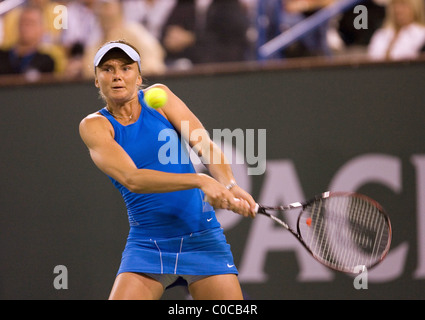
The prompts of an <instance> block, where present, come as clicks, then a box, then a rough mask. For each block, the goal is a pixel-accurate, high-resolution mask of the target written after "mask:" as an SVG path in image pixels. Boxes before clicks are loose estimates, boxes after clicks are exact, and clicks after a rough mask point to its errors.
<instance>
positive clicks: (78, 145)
mask: <svg viewBox="0 0 425 320" xmlns="http://www.w3.org/2000/svg"><path fill="white" fill-rule="evenodd" d="M424 74H425V63H391V64H377V65H371V64H365V65H362V64H360V65H357V66H349V65H339V66H333V67H332V66H321V67H314V68H281V69H275V70H268V69H267V70H266V69H258V70H252V69H251V70H249V71H238V72H233V73H230V72H227V73H215V74H201V73H197V74H191V75H181V76H178V75H169V76H165V77H161V78H148V79H147V80H146V84H153V83H154V82H157V81H159V82H163V83H165V84H166V85H168V86H169V87H170V88H171V89H172V90H173V91H174V92H175V93H176V94H178V95H179V96H180V97H181V98H182V99H183V100H184V101H185V102H186V103H187V104H188V105H189V106H190V107H191V108H192V110H193V111H194V112H195V113H196V114H197V115H198V117H199V118H200V119H201V121H202V122H203V123H204V125H205V126H206V128H207V129H208V131H209V132H210V134H211V135H212V133H213V129H224V128H228V129H230V130H235V129H238V128H240V129H242V130H243V132H244V133H245V135H246V134H247V132H248V129H254V130H253V132H254V133H255V139H257V140H255V139H254V147H255V150H256V151H259V150H260V146H259V145H258V143H259V141H260V140H258V139H259V135H260V132H262V131H261V129H266V131H265V132H266V154H264V158H265V159H266V160H267V161H266V164H267V166H266V171H265V173H264V174H261V175H249V174H248V171H247V169H248V168H249V167H251V168H253V167H255V165H256V164H255V163H252V162H251V163H250V162H249V161H248V160H247V161H245V162H244V163H241V164H235V165H234V170H235V174H236V175H237V178H238V180H239V181H240V183H241V184H242V185H243V186H244V187H245V188H246V189H247V190H249V191H250V192H251V193H252V194H253V196H254V197H255V198H256V199H257V200H258V201H262V202H267V203H269V204H275V203H276V204H277V203H278V202H289V201H298V200H302V199H303V198H308V197H310V196H312V195H314V194H316V193H319V192H322V191H326V190H327V189H336V188H338V189H339V188H345V189H351V190H353V191H354V190H355V191H359V192H362V193H366V194H368V195H369V196H371V197H373V198H376V200H378V201H379V202H381V203H382V204H383V206H384V207H385V208H386V209H387V211H388V212H389V215H390V217H391V219H392V222H393V243H392V249H391V251H390V254H389V255H388V257H387V260H385V261H384V262H383V263H382V265H381V266H379V267H378V268H377V269H374V270H372V271H370V272H369V273H368V274H367V276H368V277H367V279H366V280H363V281H367V289H356V288H355V287H354V285H353V283H354V281H355V278H354V277H350V276H347V275H343V274H337V273H333V272H331V271H328V270H327V269H323V268H322V267H321V266H320V265H318V264H317V263H315V262H314V261H313V260H312V259H310V258H309V257H308V256H307V255H306V253H305V252H304V251H303V249H302V248H301V246H300V245H299V244H297V243H296V241H295V240H294V239H292V237H291V236H290V235H288V234H287V233H286V232H285V231H282V230H280V229H277V228H276V226H274V225H272V224H270V223H269V222H268V219H266V218H262V217H258V218H256V219H255V220H249V219H243V218H239V217H238V216H235V215H233V214H232V213H226V212H220V213H219V219H220V220H222V222H223V227H224V229H225V233H226V235H227V238H228V241H229V242H230V244H231V245H232V249H233V252H234V255H235V261H236V263H237V265H238V267H239V271H240V279H241V282H242V287H243V290H244V292H245V294H246V295H247V297H250V298H252V299H326V298H330V299H335V298H336V299H424V298H425V291H424V290H423V288H424V284H425V281H424V279H425V108H424V101H425V99H424V98H425V81H424ZM101 107H102V102H101V100H99V99H98V94H97V90H96V88H95V87H94V86H93V85H92V83H91V82H82V83H75V82H71V83H64V82H58V83H51V84H44V85H37V84H34V85H24V86H5V87H0V108H1V112H0V124H1V126H0V134H1V138H0V139H1V143H0V148H1V158H0V159H1V167H0V168H1V175H0V177H1V183H0V201H1V206H0V208H1V209H0V210H1V213H0V252H1V258H0V259H1V260H0V261H1V262H0V299H105V298H107V296H108V294H109V290H110V288H111V286H112V283H113V280H114V276H115V273H116V271H117V268H118V265H119V262H120V256H121V251H122V249H123V246H124V243H125V239H126V236H127V232H128V224H127V218H126V212H125V208H124V205H123V202H122V200H121V198H120V195H119V193H118V192H117V191H116V190H115V189H114V188H113V186H112V184H111V183H110V182H109V180H108V179H107V177H105V176H104V175H103V174H102V173H101V172H100V171H99V170H98V169H97V168H96V167H95V166H94V165H93V164H92V162H91V160H90V159H89V156H88V153H87V150H86V148H85V146H84V145H83V143H82V142H81V140H80V138H79V135H78V124H79V121H80V120H81V119H82V118H83V117H84V116H85V115H87V114H88V113H91V112H94V111H96V110H98V109H100V108H101ZM245 147H246V146H245ZM262 147H265V146H264V144H262ZM234 148H238V149H237V150H238V151H239V152H242V153H247V150H246V149H245V150H241V144H239V145H237V143H235V145H234ZM261 150H263V149H261ZM260 158H261V157H260ZM257 165H259V164H257ZM347 191H348V190H347ZM299 197H301V199H300V198H299ZM270 202H272V203H270ZM289 219H290V218H289ZM58 265H63V266H65V267H66V269H67V272H68V289H56V288H55V286H54V280H55V278H56V277H57V276H59V275H60V273H54V268H55V266H58ZM184 297H185V294H184V291H183V290H182V289H179V288H177V289H174V291H170V292H169V293H167V294H166V295H165V296H164V298H184Z"/></svg>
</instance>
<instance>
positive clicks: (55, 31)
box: [0, 0, 425, 79]
mask: <svg viewBox="0 0 425 320" xmlns="http://www.w3.org/2000/svg"><path fill="white" fill-rule="evenodd" d="M17 1H18V2H21V3H19V5H17V6H16V7H15V8H13V9H11V10H3V11H7V12H3V13H2V10H0V49H1V50H0V74H39V73H53V74H56V75H60V76H62V77H66V78H73V79H75V78H90V77H93V64H92V61H93V56H94V53H95V52H96V50H97V49H98V48H99V47H100V46H101V45H102V44H103V43H105V42H106V41H110V40H117V39H125V40H127V41H129V42H130V43H132V44H134V45H135V46H136V47H137V48H138V49H139V51H140V53H141V56H142V68H143V72H144V74H145V75H151V74H154V75H155V74H163V73H164V72H166V71H167V70H171V69H179V70H181V69H190V68H192V67H193V66H195V65H197V64H205V63H220V62H240V61H256V60H262V59H264V57H261V56H260V55H259V53H258V52H259V51H258V49H259V47H261V46H262V45H264V44H265V43H267V42H268V41H270V40H271V39H273V38H275V37H276V36H278V35H280V34H282V33H283V32H285V31H287V30H289V29H290V28H292V27H294V26H295V25H297V24H298V23H300V22H301V21H303V20H305V19H308V18H309V17H311V16H312V15H314V14H315V13H317V12H318V11H319V10H321V9H322V8H325V7H326V6H331V5H332V4H333V3H334V1H342V0H26V1H22V0H2V1H0V8H1V5H4V4H5V3H12V2H15V3H18V2H17ZM424 2H425V0H365V1H360V2H359V4H361V5H362V6H364V7H363V8H366V9H367V12H366V21H365V20H364V19H363V21H360V18H361V16H360V14H361V12H355V11H354V10H353V8H350V9H349V10H346V11H345V12H341V13H339V14H337V15H335V16H333V17H332V18H331V19H329V20H327V21H325V22H323V23H321V24H320V25H318V26H316V27H315V28H314V30H313V31H311V32H309V33H308V34H306V35H305V36H304V37H302V38H301V39H298V40H297V41H295V42H293V43H291V45H289V46H287V47H285V48H284V49H283V50H280V51H278V52H275V53H274V54H273V55H272V56H270V57H267V58H268V59H291V58H296V57H317V56H325V57H339V56H348V57H350V56H356V57H358V56H360V57H364V58H366V59H373V60H400V59H415V58H417V57H419V56H420V55H421V53H422V52H423V51H424V50H425V12H424ZM363 14H364V12H363ZM363 17H365V16H363ZM356 19H357V22H359V21H360V22H361V23H362V24H363V28H358V27H356V25H355V23H354V21H355V20H356Z"/></svg>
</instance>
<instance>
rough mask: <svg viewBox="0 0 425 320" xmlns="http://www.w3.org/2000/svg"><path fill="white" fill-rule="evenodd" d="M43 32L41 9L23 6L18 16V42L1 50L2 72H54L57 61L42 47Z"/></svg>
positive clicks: (0, 62) (29, 73) (0, 64)
mask: <svg viewBox="0 0 425 320" xmlns="http://www.w3.org/2000/svg"><path fill="white" fill-rule="evenodd" d="M43 34H44V24H43V13H42V11H41V9H40V8H39V7H35V6H28V7H23V8H22V10H20V15H19V17H18V28H17V41H16V44H15V45H14V46H13V47H11V48H10V49H8V50H0V74H26V75H37V74H38V73H45V72H53V71H54V67H55V62H54V60H53V59H52V57H50V56H49V55H48V54H45V53H44V52H43V50H42V48H41V41H42V37H43Z"/></svg>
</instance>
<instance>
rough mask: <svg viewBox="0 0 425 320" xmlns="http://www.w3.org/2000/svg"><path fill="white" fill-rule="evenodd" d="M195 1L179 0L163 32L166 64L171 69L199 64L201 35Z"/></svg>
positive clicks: (162, 39) (162, 38) (162, 41)
mask: <svg viewBox="0 0 425 320" xmlns="http://www.w3.org/2000/svg"><path fill="white" fill-rule="evenodd" d="M197 18H199V16H198V17H197V14H196V2H195V0H178V1H177V4H176V6H175V7H174V8H173V10H172V11H171V13H170V16H169V17H168V19H167V21H166V23H165V25H164V27H163V32H162V37H161V43H162V44H163V46H164V48H165V50H166V63H167V65H168V66H171V67H179V68H181V67H185V66H189V67H190V66H191V65H192V64H193V63H198V62H199V56H200V52H199V35H198V30H197V29H198V28H197V23H199V19H197Z"/></svg>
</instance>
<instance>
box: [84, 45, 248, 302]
mask: <svg viewBox="0 0 425 320" xmlns="http://www.w3.org/2000/svg"><path fill="white" fill-rule="evenodd" d="M94 72H95V86H96V87H97V88H99V91H100V95H101V96H102V98H103V99H104V101H105V103H106V106H105V107H104V108H102V109H101V110H99V111H98V112H95V113H93V114H90V115H88V116H87V117H86V118H84V119H83V120H82V121H81V123H80V135H81V138H82V140H83V141H84V143H85V144H86V145H87V147H88V149H89V152H90V156H91V158H92V160H93V161H94V163H95V164H96V166H97V167H98V168H99V169H100V170H101V171H103V172H104V173H105V174H106V175H107V176H109V178H110V179H111V181H112V183H113V184H114V185H115V186H116V188H117V189H118V190H119V191H120V192H121V194H122V197H123V198H124V201H125V204H126V206H127V213H128V220H129V224H130V231H129V235H128V238H127V243H126V246H125V249H124V251H123V253H122V259H121V265H120V267H119V270H118V273H117V277H116V279H115V282H114V285H113V287H112V290H111V293H110V296H109V298H110V299H159V298H160V297H161V296H162V294H163V292H164V290H165V289H166V288H167V287H168V286H169V285H171V284H172V283H174V282H175V281H176V280H178V279H179V278H183V279H184V280H186V281H187V283H188V288H189V292H190V293H191V295H192V297H193V298H194V299H242V298H243V297H242V292H241V288H240V285H239V281H238V278H237V273H238V272H237V269H236V267H235V264H234V261H233V256H232V253H231V251H230V246H229V244H227V242H226V238H225V236H224V234H223V230H222V228H221V227H220V223H219V222H218V221H217V219H216V216H215V212H214V209H213V208H223V209H229V210H232V211H234V212H236V213H239V214H241V215H243V216H251V217H254V216H255V210H254V208H255V201H254V200H253V198H252V197H251V195H249V194H248V193H247V192H246V191H245V190H243V189H242V188H240V187H239V186H238V185H237V183H236V181H235V178H234V176H233V174H232V171H231V168H230V166H229V164H228V163H227V161H226V159H225V156H224V155H223V153H222V152H221V150H220V149H219V148H218V147H217V146H216V145H215V144H214V143H213V142H212V141H211V140H210V139H209V137H208V135H207V134H199V132H205V129H204V128H203V126H202V124H201V122H200V121H199V120H198V119H197V117H196V116H195V115H194V114H193V113H192V112H191V111H190V110H189V108H188V107H187V106H186V104H185V103H184V102H183V101H182V100H180V99H179V98H178V97H177V96H176V95H175V94H174V93H173V92H172V91H171V90H170V89H169V88H167V87H166V86H165V85H162V84H157V85H155V86H156V87H160V88H162V89H164V90H165V91H166V92H167V94H168V100H167V103H166V104H165V105H164V106H163V107H162V108H160V109H152V108H150V107H148V106H147V105H146V104H145V102H144V100H143V96H144V92H145V91H146V90H149V89H150V88H146V89H145V90H140V86H141V85H142V76H141V69H140V55H139V53H138V52H137V50H136V49H135V48H134V47H133V46H132V45H130V44H129V43H126V42H124V41H114V42H109V43H106V44H105V45H103V46H102V47H101V48H100V49H99V50H98V52H97V54H96V56H95V58H94ZM183 124H185V125H186V127H187V124H188V127H189V130H182V126H183ZM195 130H196V131H195ZM184 131H189V132H188V133H186V135H187V136H184V135H185V132H184ZM194 132H196V134H192V133H194ZM164 133H166V135H165V136H166V137H167V138H166V141H163V139H162V138H159V137H160V135H162V134H164ZM181 139H185V140H186V141H187V142H188V144H189V145H190V146H191V147H192V148H193V149H194V151H195V152H197V154H198V155H199V156H200V158H201V159H202V161H203V162H204V163H205V165H206V167H207V168H208V170H209V173H210V174H211V176H209V175H206V174H200V173H196V172H195V170H194V167H193V165H192V163H191V162H190V160H189V158H188V154H187V151H185V148H180V147H179V148H178V150H180V153H181V154H179V157H178V158H179V160H180V161H179V163H174V162H173V161H171V162H170V161H168V162H167V161H164V159H159V158H161V157H160V156H159V151H160V149H161V147H164V144H165V143H167V145H168V146H171V145H172V144H174V143H175V144H177V145H178V146H180V143H181V142H182V141H181ZM217 159H220V160H219V161H217Z"/></svg>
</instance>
